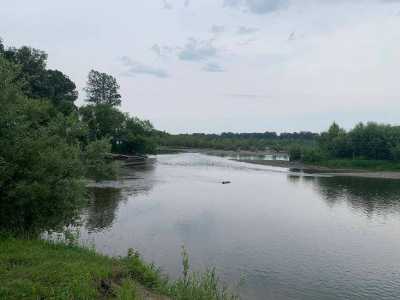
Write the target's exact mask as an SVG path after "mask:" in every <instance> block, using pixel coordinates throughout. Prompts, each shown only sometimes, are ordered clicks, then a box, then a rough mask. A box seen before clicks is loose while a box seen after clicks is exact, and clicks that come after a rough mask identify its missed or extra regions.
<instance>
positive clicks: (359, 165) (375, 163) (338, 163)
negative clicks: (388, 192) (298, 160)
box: [306, 159, 400, 172]
mask: <svg viewBox="0 0 400 300" xmlns="http://www.w3.org/2000/svg"><path fill="white" fill-rule="evenodd" d="M306 164H307V162H306ZM310 164H312V165H316V166H322V167H327V168H332V169H356V170H366V171H390V172H400V162H395V161H388V160H367V159H330V160H322V161H317V162H311V163H310Z"/></svg>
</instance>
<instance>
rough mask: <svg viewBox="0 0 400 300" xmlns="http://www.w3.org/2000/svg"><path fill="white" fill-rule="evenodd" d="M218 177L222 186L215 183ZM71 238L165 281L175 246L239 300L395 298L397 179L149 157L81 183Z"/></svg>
mask: <svg viewBox="0 0 400 300" xmlns="http://www.w3.org/2000/svg"><path fill="white" fill-rule="evenodd" d="M222 181H230V182H231V183H230V184H221V182H222ZM90 195H91V201H90V204H89V205H88V207H87V208H86V209H85V210H84V211H83V213H82V215H83V220H84V222H83V226H82V228H81V235H80V239H81V241H82V242H84V243H88V244H92V245H94V246H95V247H96V249H97V250H98V251H100V252H102V253H105V254H109V255H125V254H126V253H127V249H128V248H135V249H137V250H139V252H140V253H141V254H142V255H143V257H144V258H145V259H146V260H147V261H153V262H155V263H156V264H157V265H158V266H160V267H161V268H162V269H163V270H164V272H165V273H167V274H168V275H169V276H170V277H173V278H174V277H177V276H179V274H180V272H181V257H180V251H181V246H182V245H185V247H186V248H187V250H188V252H189V255H190V262H191V267H192V269H195V270H204V269H205V268H206V267H207V266H213V267H215V268H216V270H217V273H218V275H219V276H220V278H221V279H222V280H223V281H224V282H226V283H229V284H230V285H234V286H236V290H237V291H238V292H239V293H240V295H241V296H242V298H243V299H307V300H313V299H318V300H319V299H374V300H375V299H400V238H399V233H400V181H396V180H387V179H370V178H347V177H323V176H304V174H296V173H290V172H289V171H288V170H286V169H282V168H274V167H267V166H261V165H260V166H259V165H252V164H246V163H241V162H236V161H231V160H228V159H226V158H222V157H216V156H207V155H204V154H195V153H185V154H169V155H159V156H157V157H156V163H154V164H153V165H149V166H145V167H140V168H139V167H137V168H135V169H127V170H124V172H123V175H122V177H121V179H120V180H118V181H111V182H104V183H101V184H97V185H95V186H94V187H91V188H90Z"/></svg>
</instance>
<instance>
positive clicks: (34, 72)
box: [0, 45, 78, 114]
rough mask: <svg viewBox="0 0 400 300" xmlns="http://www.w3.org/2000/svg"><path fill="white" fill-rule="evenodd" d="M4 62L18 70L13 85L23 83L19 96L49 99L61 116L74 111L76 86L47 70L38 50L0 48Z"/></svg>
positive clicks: (63, 75)
mask: <svg viewBox="0 0 400 300" xmlns="http://www.w3.org/2000/svg"><path fill="white" fill-rule="evenodd" d="M0 55H2V56H3V58H4V59H6V60H7V61H9V62H11V63H13V64H14V65H16V66H19V67H20V72H18V75H17V77H16V78H15V82H19V83H23V88H22V92H23V93H24V94H25V96H27V97H28V98H31V99H49V100H50V101H51V102H52V103H53V104H54V106H55V107H56V108H57V109H59V110H60V111H61V112H63V113H64V114H69V113H70V112H72V111H73V110H74V109H75V105H74V101H75V100H76V99H77V98H78V92H77V91H76V86H75V84H74V83H73V82H72V81H71V80H70V79H69V78H68V76H66V75H65V74H63V73H62V72H60V71H58V70H46V62H47V54H46V53H45V52H43V51H41V50H38V49H34V48H30V47H27V46H23V47H21V48H19V49H18V48H11V47H9V48H5V47H4V46H3V45H2V47H0Z"/></svg>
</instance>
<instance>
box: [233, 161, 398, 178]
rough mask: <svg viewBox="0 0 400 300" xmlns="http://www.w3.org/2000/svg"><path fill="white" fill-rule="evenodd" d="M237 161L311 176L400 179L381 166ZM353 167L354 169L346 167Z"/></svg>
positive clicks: (394, 173) (393, 172)
mask: <svg viewBox="0 0 400 300" xmlns="http://www.w3.org/2000/svg"><path fill="white" fill-rule="evenodd" d="M234 160H235V161H240V162H245V163H251V164H258V165H265V166H271V167H280V168H288V169H290V170H291V171H293V172H304V173H309V174H324V175H329V176H343V177H364V178H385V179H400V171H390V170H391V169H393V168H386V170H384V169H380V168H379V165H377V166H376V167H375V166H370V167H369V168H368V167H365V168H362V167H359V168H356V167H354V164H353V165H351V163H348V164H346V163H343V164H341V166H342V167H335V166H337V165H340V164H339V163H338V162H337V161H335V162H331V163H330V162H329V161H327V162H322V163H321V165H313V164H305V163H302V162H293V161H281V160H253V159H234ZM345 166H352V168H349V167H345Z"/></svg>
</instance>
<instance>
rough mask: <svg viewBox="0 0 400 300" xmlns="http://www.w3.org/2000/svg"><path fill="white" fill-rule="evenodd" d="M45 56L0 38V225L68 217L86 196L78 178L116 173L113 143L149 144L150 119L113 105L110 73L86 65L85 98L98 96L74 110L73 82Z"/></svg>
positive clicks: (46, 225)
mask: <svg viewBox="0 0 400 300" xmlns="http://www.w3.org/2000/svg"><path fill="white" fill-rule="evenodd" d="M46 60H47V54H46V53H45V52H43V51H40V50H37V49H33V48H30V47H26V46H24V47H21V48H18V49H17V48H10V47H9V48H6V47H4V45H3V43H2V42H1V41H0V105H1V107H2V109H1V110H0V144H1V145H2V147H0V171H1V172H0V228H1V229H2V230H10V231H25V230H28V231H35V232H39V231H41V230H45V229H55V228H58V227H62V226H65V225H68V224H70V223H71V222H73V221H74V218H75V216H76V215H77V213H78V209H79V208H80V206H81V205H82V204H83V201H84V194H85V190H84V183H83V178H84V177H89V178H93V179H95V180H97V181H98V180H102V179H108V178H113V177H115V175H116V169H115V164H114V163H113V162H112V161H111V160H110V159H107V158H108V157H109V154H110V152H111V151H112V150H114V151H118V150H121V151H124V153H132V152H135V153H136V152H140V153H147V152H153V151H154V148H155V144H154V141H153V140H152V134H153V131H154V129H153V127H152V125H151V124H150V122H148V121H142V120H139V119H137V118H132V117H129V116H128V115H127V114H124V113H122V112H121V111H119V110H118V109H116V108H115V107H113V105H117V104H119V103H120V95H119V94H118V93H117V90H118V88H119V86H118V84H117V82H116V80H115V78H113V77H112V76H110V75H107V74H103V73H98V72H95V71H92V72H91V73H90V74H89V83H90V84H89V86H88V93H89V96H90V97H91V98H90V97H89V98H90V99H92V100H95V99H97V98H96V97H100V96H101V97H100V98H98V101H97V100H96V101H93V102H94V103H95V104H90V105H88V106H86V107H83V108H81V109H80V110H79V111H78V110H77V109H76V108H75V106H74V101H75V100H76V98H77V92H76V87H75V84H74V83H73V82H72V81H71V80H70V79H69V78H68V77H67V76H66V75H64V74H63V73H62V72H60V71H58V70H48V69H46ZM96 84H103V86H102V89H103V90H99V89H97V88H98V86H96ZM99 93H100V94H99ZM117 146H118V147H117Z"/></svg>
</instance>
